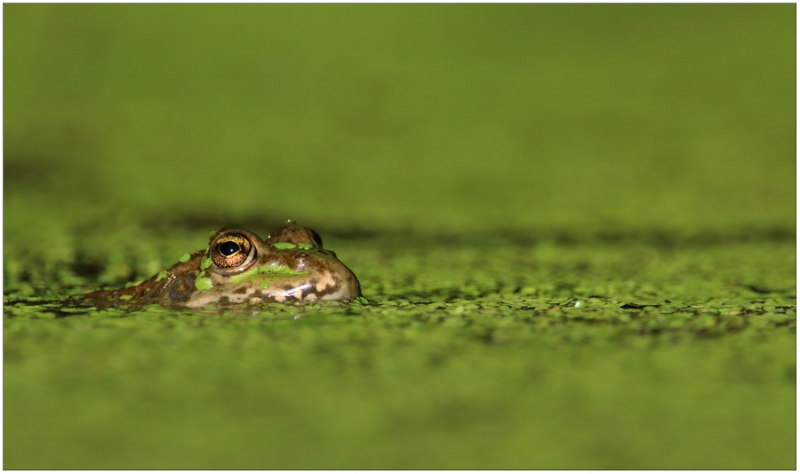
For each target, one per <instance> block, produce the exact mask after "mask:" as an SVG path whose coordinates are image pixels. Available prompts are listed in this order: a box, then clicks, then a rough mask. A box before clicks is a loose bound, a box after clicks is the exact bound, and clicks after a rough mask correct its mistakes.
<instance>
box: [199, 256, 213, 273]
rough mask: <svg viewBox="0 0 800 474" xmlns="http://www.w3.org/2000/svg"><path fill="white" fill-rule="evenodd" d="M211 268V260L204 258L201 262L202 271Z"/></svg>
mask: <svg viewBox="0 0 800 474" xmlns="http://www.w3.org/2000/svg"><path fill="white" fill-rule="evenodd" d="M210 266H211V259H210V258H208V257H203V259H202V260H200V269H201V270H205V269H206V268H208V267H210Z"/></svg>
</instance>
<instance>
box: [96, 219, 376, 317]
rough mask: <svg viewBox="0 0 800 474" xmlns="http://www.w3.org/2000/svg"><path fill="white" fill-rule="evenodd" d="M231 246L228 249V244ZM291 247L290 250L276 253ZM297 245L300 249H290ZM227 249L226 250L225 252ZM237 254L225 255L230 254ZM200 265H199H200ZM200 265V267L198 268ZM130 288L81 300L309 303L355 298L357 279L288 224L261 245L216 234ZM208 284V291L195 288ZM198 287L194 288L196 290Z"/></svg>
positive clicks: (314, 239) (235, 234) (253, 238)
mask: <svg viewBox="0 0 800 474" xmlns="http://www.w3.org/2000/svg"><path fill="white" fill-rule="evenodd" d="M232 242H233V243H232ZM276 244H278V247H281V246H283V247H286V246H290V245H288V244H293V245H295V247H294V248H277V247H275V245H276ZM298 244H299V246H300V247H303V248H298V247H296V246H297V245H298ZM226 246H227V247H226ZM235 247H236V248H238V250H237V251H236V252H233V253H231V254H230V255H228V254H227V252H230V251H231V250H232V249H233V248H235ZM204 262H205V263H204ZM204 265H205V267H204ZM165 273H166V277H164V276H163V275H164V272H162V274H161V277H160V278H159V275H155V276H153V277H152V278H150V279H149V280H147V281H144V282H142V283H141V284H139V285H136V286H134V287H131V288H124V289H120V290H116V291H96V292H92V293H89V294H87V295H86V298H87V299H89V300H93V301H95V302H96V303H99V304H102V305H116V304H128V305H129V306H135V307H139V306H144V305H148V304H153V303H158V304H162V305H164V306H180V307H187V308H196V307H202V306H205V305H208V304H214V303H220V304H238V303H248V302H259V301H266V302H281V303H282V302H294V303H301V302H314V301H322V300H346V299H352V298H356V297H358V296H361V288H360V285H359V283H358V279H357V278H356V276H355V275H354V274H353V272H352V271H350V269H349V268H347V267H346V266H345V265H344V264H343V263H342V262H340V261H339V260H338V259H337V258H336V254H335V253H334V252H332V251H330V250H325V249H323V248H322V240H321V239H320V238H319V235H317V233H316V232H314V231H313V230H311V229H307V228H305V227H301V226H299V225H297V224H295V223H293V222H291V221H289V222H288V223H287V224H286V225H284V226H282V227H280V228H279V229H277V230H276V231H275V232H273V233H272V234H270V236H269V238H267V240H266V241H264V240H262V239H261V238H259V237H258V236H257V235H256V234H253V233H252V232H248V231H245V230H225V228H222V229H220V230H218V231H217V232H216V233H215V234H214V235H213V236H212V237H211V240H210V241H209V248H208V249H206V250H198V251H197V252H194V253H193V254H191V257H190V259H189V261H187V262H185V263H178V264H175V265H173V266H172V267H171V268H170V269H168V270H166V272H165ZM198 278H202V279H204V280H209V281H208V282H207V283H209V286H210V288H208V289H200V288H204V287H203V285H196V280H198ZM198 286H199V288H198Z"/></svg>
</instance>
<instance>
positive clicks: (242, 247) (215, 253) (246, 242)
mask: <svg viewBox="0 0 800 474" xmlns="http://www.w3.org/2000/svg"><path fill="white" fill-rule="evenodd" d="M209 254H210V255H209V256H210V257H211V261H212V262H214V264H215V265H216V266H217V267H219V268H220V269H223V270H236V271H241V270H243V269H245V268H247V267H249V266H250V265H252V264H253V263H255V261H256V258H255V257H256V248H255V246H254V245H253V243H252V242H250V239H248V238H247V237H246V236H244V235H242V234H227V235H223V236H221V237H219V238H218V239H217V240H216V241H215V242H214V243H213V244H212V245H211V248H210V249H209Z"/></svg>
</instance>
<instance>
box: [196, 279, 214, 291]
mask: <svg viewBox="0 0 800 474" xmlns="http://www.w3.org/2000/svg"><path fill="white" fill-rule="evenodd" d="M212 286H214V285H213V283H212V282H211V278H208V277H202V278H198V279H196V280H195V281H194V287H195V288H197V289H198V290H210V289H211V287H212Z"/></svg>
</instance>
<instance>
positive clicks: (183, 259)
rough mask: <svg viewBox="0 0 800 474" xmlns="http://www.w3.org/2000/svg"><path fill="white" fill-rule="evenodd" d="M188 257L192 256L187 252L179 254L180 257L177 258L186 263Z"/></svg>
mask: <svg viewBox="0 0 800 474" xmlns="http://www.w3.org/2000/svg"><path fill="white" fill-rule="evenodd" d="M190 258H192V256H191V255H190V254H189V253H188V252H187V253H185V254H183V255H181V258H179V259H178V261H179V262H181V263H186V262H188V261H189V259H190Z"/></svg>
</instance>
